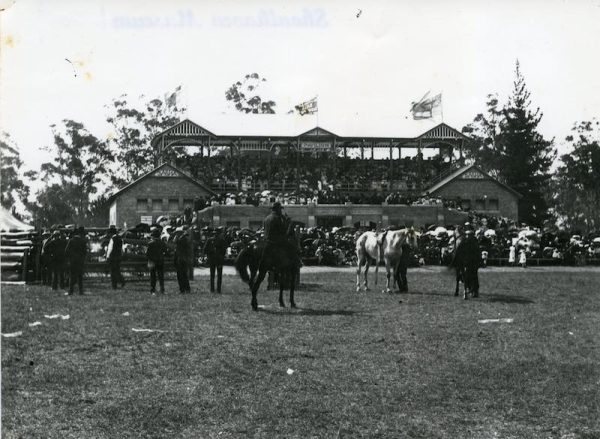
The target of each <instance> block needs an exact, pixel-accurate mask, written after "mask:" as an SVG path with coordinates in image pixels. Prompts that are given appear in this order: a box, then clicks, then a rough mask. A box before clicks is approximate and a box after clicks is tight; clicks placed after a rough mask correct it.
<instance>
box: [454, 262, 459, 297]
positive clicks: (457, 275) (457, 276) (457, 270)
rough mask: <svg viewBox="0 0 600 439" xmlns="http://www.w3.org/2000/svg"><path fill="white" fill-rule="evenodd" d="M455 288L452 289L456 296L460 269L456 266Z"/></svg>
mask: <svg viewBox="0 0 600 439" xmlns="http://www.w3.org/2000/svg"><path fill="white" fill-rule="evenodd" d="M455 270H456V288H455V289H454V295H455V296H458V290H459V288H460V269H458V268H456V269H455Z"/></svg>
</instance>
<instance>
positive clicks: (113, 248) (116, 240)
mask: <svg viewBox="0 0 600 439" xmlns="http://www.w3.org/2000/svg"><path fill="white" fill-rule="evenodd" d="M108 235H109V236H110V240H109V241H108V248H107V250H106V261H107V262H108V266H109V267H110V283H111V284H112V287H113V290H116V289H117V284H118V283H121V288H123V287H124V286H125V279H124V278H123V274H122V273H121V258H122V256H123V240H122V239H121V237H120V236H119V234H118V233H117V228H116V227H115V226H110V228H109V230H108Z"/></svg>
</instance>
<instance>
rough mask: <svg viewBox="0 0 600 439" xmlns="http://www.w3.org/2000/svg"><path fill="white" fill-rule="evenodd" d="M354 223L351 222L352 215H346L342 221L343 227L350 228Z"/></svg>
mask: <svg viewBox="0 0 600 439" xmlns="http://www.w3.org/2000/svg"><path fill="white" fill-rule="evenodd" d="M353 225H354V223H353V222H352V215H346V218H345V220H344V227H352V226H353Z"/></svg>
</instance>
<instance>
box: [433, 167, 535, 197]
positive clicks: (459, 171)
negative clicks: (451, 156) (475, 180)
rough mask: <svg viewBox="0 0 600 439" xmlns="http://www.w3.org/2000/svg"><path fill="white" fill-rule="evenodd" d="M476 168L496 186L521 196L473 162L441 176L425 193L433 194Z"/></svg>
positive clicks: (520, 195)
mask: <svg viewBox="0 0 600 439" xmlns="http://www.w3.org/2000/svg"><path fill="white" fill-rule="evenodd" d="M473 169H474V170H476V171H478V172H479V173H480V174H483V175H484V177H486V179H488V180H491V181H493V182H494V183H496V184H497V185H498V186H500V187H502V188H504V189H506V190H507V191H509V192H512V193H513V194H515V195H516V196H517V197H519V198H522V197H523V195H522V194H521V193H519V192H517V191H516V190H514V189H513V188H511V187H510V186H507V185H505V184H504V183H501V182H499V181H498V180H496V179H495V178H494V177H492V176H491V175H490V174H488V173H487V172H484V171H482V170H481V168H479V167H478V166H477V165H475V164H474V163H473V164H471V165H467V166H463V167H462V168H460V169H457V170H456V171H454V172H453V173H451V174H450V175H448V176H447V177H445V178H443V179H442V180H440V181H439V182H437V183H436V184H434V185H433V186H431V187H430V188H429V189H427V191H426V192H427V193H428V194H431V195H433V194H434V193H435V192H437V191H438V190H440V189H441V188H442V187H444V186H446V185H447V184H448V183H450V182H451V181H453V180H455V179H457V178H459V177H460V176H461V175H463V174H465V173H467V172H469V171H470V170H473Z"/></svg>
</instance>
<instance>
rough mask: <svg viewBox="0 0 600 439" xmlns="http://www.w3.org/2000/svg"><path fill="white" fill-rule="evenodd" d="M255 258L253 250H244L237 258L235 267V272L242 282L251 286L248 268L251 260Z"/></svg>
mask: <svg viewBox="0 0 600 439" xmlns="http://www.w3.org/2000/svg"><path fill="white" fill-rule="evenodd" d="M253 257H254V252H253V251H252V249H251V248H245V249H243V250H242V251H241V252H240V253H239V254H238V256H237V258H235V261H234V263H233V264H234V265H235V270H236V271H237V272H238V274H239V275H240V277H241V278H242V281H244V282H245V283H247V284H250V275H249V274H248V266H249V265H250V261H251V258H253Z"/></svg>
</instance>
